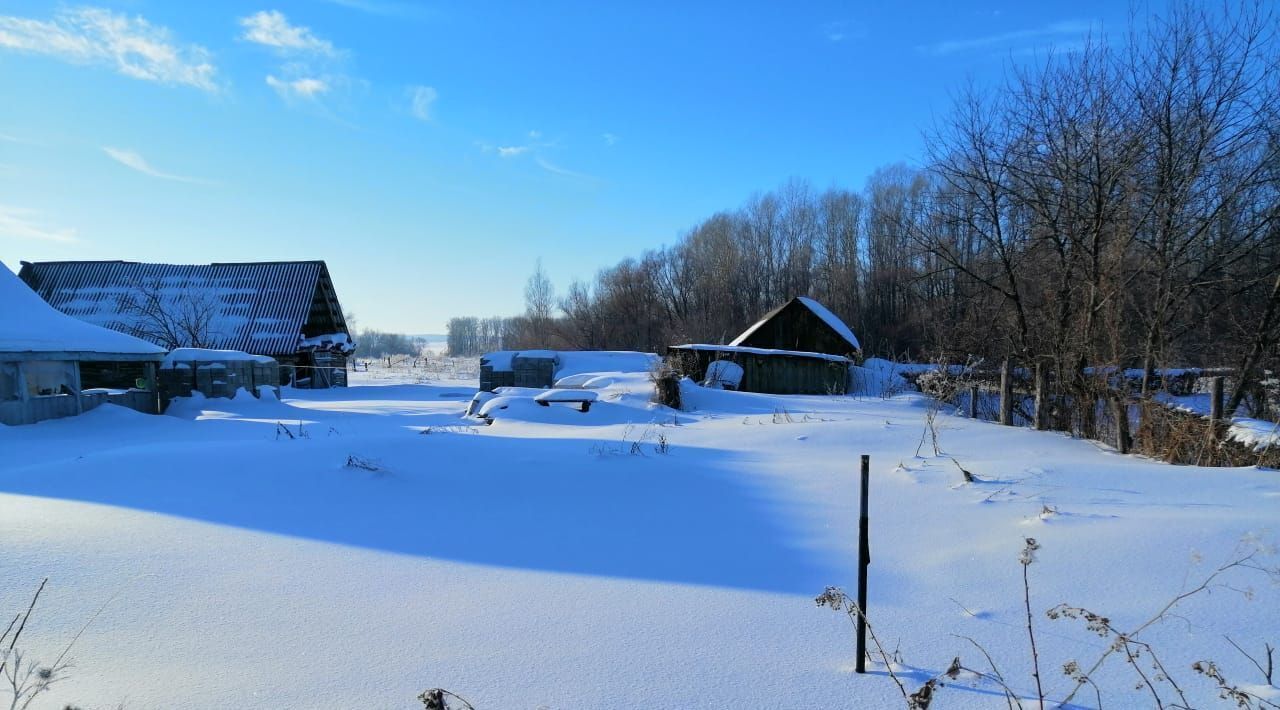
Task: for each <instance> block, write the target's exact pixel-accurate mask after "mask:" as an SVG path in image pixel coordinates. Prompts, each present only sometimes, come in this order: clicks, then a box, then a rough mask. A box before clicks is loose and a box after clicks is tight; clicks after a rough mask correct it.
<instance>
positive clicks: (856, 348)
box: [729, 296, 862, 362]
mask: <svg viewBox="0 0 1280 710" xmlns="http://www.w3.org/2000/svg"><path fill="white" fill-rule="evenodd" d="M729 344H730V345H736V346H744V347H750V348H766V349H770V350H789V351H793V352H809V353H825V354H827V355H840V356H842V357H846V358H849V359H851V360H853V361H855V362H860V361H861V359H862V346H861V345H860V344H859V343H858V338H857V337H856V336H855V335H854V334H853V330H851V329H850V328H849V326H848V325H845V322H844V321H842V320H840V318H838V317H837V316H836V315H835V314H834V313H832V312H831V311H830V310H828V309H827V307H826V306H824V305H822V304H821V303H818V302H817V301H815V300H813V299H812V298H806V297H804V296H798V297H796V298H793V299H791V300H790V301H787V302H786V303H785V304H783V305H782V306H779V307H778V308H775V309H774V310H772V311H770V312H769V313H768V314H767V315H765V317H764V318H761V319H760V320H759V321H757V322H756V323H755V324H754V325H752V326H751V327H750V328H747V329H746V330H745V331H743V332H742V335H739V336H738V337H737V338H734V339H733V341H732V342H730V343H729Z"/></svg>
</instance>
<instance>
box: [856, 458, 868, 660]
mask: <svg viewBox="0 0 1280 710" xmlns="http://www.w3.org/2000/svg"><path fill="white" fill-rule="evenodd" d="M870 489H871V457H870V456H868V455H867V454H863V455H862V497H861V504H860V512H859V513H858V659H857V662H856V664H855V668H854V670H856V671H857V672H858V673H866V672H867V565H869V564H871V543H870V542H869V541H868V540H867V530H868V528H869V527H870V526H869V525H868V523H867V494H868V493H869V492H870Z"/></svg>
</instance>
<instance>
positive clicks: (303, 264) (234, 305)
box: [19, 261, 355, 387]
mask: <svg viewBox="0 0 1280 710" xmlns="http://www.w3.org/2000/svg"><path fill="white" fill-rule="evenodd" d="M19 276H20V277H21V278H22V280H23V281H25V282H27V284H28V285H29V286H30V287H31V288H32V290H34V291H35V292H36V293H38V294H39V295H40V296H41V297H42V298H43V299H44V300H45V301H47V302H48V303H49V304H50V305H52V306H53V307H54V308H57V309H58V310H59V311H62V312H63V313H65V314H67V315H69V316H74V317H75V318H78V319H80V320H82V321H85V322H87V323H92V324H94V325H98V326H102V327H105V328H110V329H112V330H116V331H119V332H121V333H128V334H130V335H133V336H136V337H139V338H142V339H144V340H148V341H150V342H153V343H155V344H157V345H161V346H163V347H165V348H167V349H174V348H178V347H198V348H211V349H218V350H239V351H242V352H246V353H250V354H252V355H266V356H270V357H272V358H275V359H276V360H278V361H279V362H280V363H281V364H282V365H284V366H286V367H285V368H284V369H285V372H284V373H283V374H282V379H283V380H284V381H286V382H287V381H291V380H292V381H295V382H296V383H297V384H299V385H307V384H310V385H311V386H314V387H328V386H331V385H345V384H346V358H347V356H348V355H349V354H350V353H351V351H352V350H353V349H354V347H355V344H354V342H353V341H352V339H351V336H350V335H349V333H348V330H347V323H346V320H345V318H344V317H343V314H342V305H341V304H340V303H339V302H338V296H337V292H336V291H335V290H334V287H333V281H332V280H331V279H330V277H329V269H328V268H327V267H326V266H325V263H324V262H323V261H289V262H257V263H229V264H204V265H177V264H143V263H137V262H129V261H52V262H38V263H27V262H23V264H22V271H21V272H20V273H19Z"/></svg>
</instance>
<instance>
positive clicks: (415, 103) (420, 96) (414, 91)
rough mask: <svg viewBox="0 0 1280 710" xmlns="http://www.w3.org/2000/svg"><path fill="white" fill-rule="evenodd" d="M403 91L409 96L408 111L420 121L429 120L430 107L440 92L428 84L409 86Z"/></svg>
mask: <svg viewBox="0 0 1280 710" xmlns="http://www.w3.org/2000/svg"><path fill="white" fill-rule="evenodd" d="M405 93H406V94H407V95H408V97H409V113H411V114H413V117H414V118H416V119H418V120H420V121H430V120H431V108H432V107H433V106H434V105H435V103H436V99H437V98H439V96H440V94H439V93H438V92H436V90H435V89H433V88H431V87H430V86H410V87H409V88H408V89H406V90H405Z"/></svg>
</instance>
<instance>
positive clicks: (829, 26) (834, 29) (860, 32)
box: [822, 20, 867, 42]
mask: <svg viewBox="0 0 1280 710" xmlns="http://www.w3.org/2000/svg"><path fill="white" fill-rule="evenodd" d="M822 36H823V37H825V38H826V39H827V41H828V42H843V41H845V40H847V39H863V38H865V37H866V36H867V31H866V29H865V28H863V27H859V26H855V25H851V24H849V22H847V21H845V20H837V21H835V22H828V23H826V24H824V25H823V26H822Z"/></svg>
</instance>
